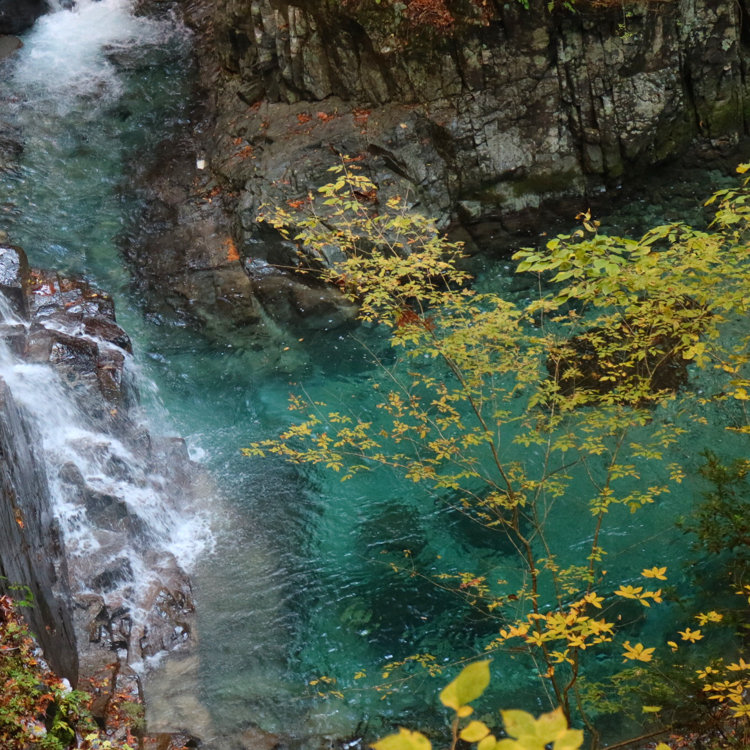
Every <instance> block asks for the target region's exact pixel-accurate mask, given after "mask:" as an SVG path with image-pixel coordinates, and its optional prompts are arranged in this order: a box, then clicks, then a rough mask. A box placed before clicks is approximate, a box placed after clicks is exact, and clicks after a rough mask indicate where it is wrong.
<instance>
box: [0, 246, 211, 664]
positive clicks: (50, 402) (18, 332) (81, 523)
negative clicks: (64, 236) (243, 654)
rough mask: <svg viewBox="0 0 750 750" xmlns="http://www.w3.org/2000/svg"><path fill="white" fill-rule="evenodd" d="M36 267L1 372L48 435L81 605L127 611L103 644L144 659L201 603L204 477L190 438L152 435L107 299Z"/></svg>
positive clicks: (43, 449) (4, 346)
mask: <svg viewBox="0 0 750 750" xmlns="http://www.w3.org/2000/svg"><path fill="white" fill-rule="evenodd" d="M0 251H2V252H1V253H0V254H2V255H3V256H7V255H8V254H13V253H17V251H15V250H13V249H12V248H0ZM23 266H24V264H23V263H22V264H21V268H23ZM31 274H32V275H31V278H30V279H27V280H24V281H23V283H22V287H23V288H25V289H26V300H27V302H26V305H27V306H28V308H29V309H30V311H31V314H30V316H29V318H28V319H27V318H25V317H23V316H21V315H19V312H18V310H17V309H15V308H14V307H13V305H11V303H10V301H9V300H8V299H7V298H6V297H5V296H2V295H0V331H2V335H3V340H2V341H0V378H2V380H3V381H5V383H6V384H7V386H8V388H9V389H10V392H11V394H12V397H13V400H14V401H15V402H16V403H17V404H18V405H19V406H20V407H21V408H22V409H23V411H24V412H25V413H26V415H27V418H28V420H29V421H30V422H31V425H32V429H33V432H34V433H35V434H36V435H37V436H38V438H39V440H40V442H41V445H40V446H39V448H40V451H39V452H40V455H41V456H42V459H43V463H44V469H45V472H44V473H45V474H46V476H47V480H48V484H49V490H50V496H51V500H52V505H53V510H54V512H55V514H56V516H57V518H58V521H59V523H60V526H61V528H62V531H63V538H64V543H65V548H66V561H67V568H68V570H69V575H70V589H71V592H72V594H73V597H74V599H75V601H76V604H77V606H78V607H81V606H83V604H82V603H86V604H87V605H88V606H89V608H90V609H92V614H94V615H96V617H98V618H99V619H100V620H101V619H102V617H103V615H102V613H103V612H104V611H106V612H107V613H108V616H114V615H113V614H112V613H115V612H117V613H119V614H117V616H116V617H117V618H118V620H119V621H123V620H124V621H126V628H127V636H128V637H127V638H126V637H124V636H125V634H122V635H123V638H122V640H121V642H119V643H118V642H116V641H113V640H112V639H113V638H114V636H113V634H112V633H111V632H109V633H107V634H106V637H105V641H106V643H105V644H104V645H106V646H107V647H108V648H114V649H116V650H118V651H119V652H120V658H121V659H123V660H125V661H127V662H128V663H130V664H131V666H132V665H136V666H137V665H138V664H140V663H141V662H142V661H143V659H144V658H145V657H149V656H154V655H156V654H158V653H160V652H161V651H162V650H164V649H168V648H171V647H173V646H175V645H179V642H180V641H182V640H185V639H187V637H188V633H187V631H186V629H185V627H184V625H183V626H180V625H179V624H178V625H175V618H174V617H173V616H172V615H170V614H169V613H168V612H167V613H166V614H165V611H166V610H167V609H169V607H172V608H173V609H174V608H175V607H176V608H178V609H182V610H186V611H187V610H190V609H191V606H192V605H191V603H190V585H189V582H188V581H187V579H186V578H185V576H184V571H186V570H189V569H190V567H191V565H192V564H193V563H194V561H195V560H196V558H197V557H198V555H200V553H201V552H202V551H203V549H204V548H205V546H206V544H207V543H208V542H209V540H210V533H209V531H208V525H207V522H206V518H205V516H204V515H203V514H202V513H201V512H200V511H199V510H196V508H195V507H194V505H195V502H197V497H196V492H195V487H194V486H193V484H192V482H193V481H194V480H195V478H196V476H197V473H196V471H195V470H194V467H193V466H192V465H191V464H190V461H189V459H188V457H187V452H186V450H185V449H184V444H183V443H182V442H181V441H180V440H178V439H174V438H160V437H157V436H154V435H152V434H151V433H150V431H149V429H148V425H147V424H146V423H145V421H144V419H143V417H142V415H140V414H139V410H138V407H137V403H136V398H135V395H134V394H135V385H134V382H133V381H134V377H135V376H134V373H133V371H132V364H131V360H132V358H131V356H130V355H129V354H128V353H127V351H126V349H127V347H128V345H129V341H128V339H127V336H126V335H125V334H124V332H123V331H122V329H120V328H119V327H118V326H116V325H115V324H114V322H113V321H112V320H110V319H109V310H110V309H111V303H110V302H109V299H108V298H107V297H106V295H103V294H101V293H99V292H97V291H95V290H93V289H92V288H91V287H89V286H88V285H87V284H85V283H84V282H75V281H72V282H71V281H69V280H66V279H61V278H60V277H57V276H56V275H53V274H46V275H44V274H41V273H40V272H35V271H32V272H31ZM18 351H23V352H24V356H20V355H19V354H18V353H17V352H18ZM29 360H31V361H29ZM165 597H166V598H167V599H169V598H171V599H173V600H175V601H174V602H173V603H169V602H167V603H165ZM88 624H89V625H90V624H91V623H88ZM111 625H112V623H111V622H110V623H108V625H107V627H108V628H110V630H111ZM163 626H166V627H167V631H169V632H167V631H164V632H159V631H160V629H161V630H164V627H163ZM119 627H120V625H119V624H118V628H119ZM170 628H171V629H172V630H170ZM180 628H182V629H180ZM120 629H121V628H120ZM133 636H137V637H133ZM80 641H81V638H80V633H79V646H83V647H85V644H81V642H80Z"/></svg>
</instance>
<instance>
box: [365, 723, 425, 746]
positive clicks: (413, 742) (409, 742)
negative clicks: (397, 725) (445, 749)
mask: <svg viewBox="0 0 750 750" xmlns="http://www.w3.org/2000/svg"><path fill="white" fill-rule="evenodd" d="M372 746H373V747H374V748H375V750H431V748H432V745H431V744H430V741H429V740H428V739H427V737H425V736H424V735H423V734H420V733H419V732H410V731H409V730H408V729H404V728H403V727H402V728H401V729H399V730H398V734H389V735H388V736H387V737H383V739H382V740H378V742H375V743H373V745H372Z"/></svg>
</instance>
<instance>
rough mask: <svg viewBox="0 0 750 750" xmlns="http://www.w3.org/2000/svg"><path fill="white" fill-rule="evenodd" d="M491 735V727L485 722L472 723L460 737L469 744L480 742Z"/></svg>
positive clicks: (463, 730)
mask: <svg viewBox="0 0 750 750" xmlns="http://www.w3.org/2000/svg"><path fill="white" fill-rule="evenodd" d="M489 733H490V730H489V727H488V726H487V725H486V724H485V723H484V722H483V721H472V722H469V723H468V724H467V725H466V726H465V727H464V728H463V729H462V730H461V734H460V735H459V737H461V739H462V740H466V741H467V742H479V740H481V739H484V738H485V737H486V736H487V735H488V734H489Z"/></svg>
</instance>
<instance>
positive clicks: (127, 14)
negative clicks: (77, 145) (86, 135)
mask: <svg viewBox="0 0 750 750" xmlns="http://www.w3.org/2000/svg"><path fill="white" fill-rule="evenodd" d="M132 5H133V3H132V2H131V1H130V0H77V2H76V3H75V4H74V5H73V6H72V7H71V8H70V9H67V8H65V7H63V6H62V5H61V4H60V2H54V3H52V6H53V10H52V12H51V13H49V14H48V15H46V16H42V17H41V18H40V19H39V20H38V21H37V23H36V25H35V26H34V28H33V30H32V31H31V32H30V34H29V35H28V39H27V43H26V45H25V46H24V48H23V49H22V50H21V52H20V54H19V59H18V65H17V67H16V70H15V72H14V79H15V84H16V87H17V90H23V91H25V92H26V96H27V97H28V98H31V99H34V100H35V111H37V112H38V108H39V106H40V105H41V104H42V103H46V104H47V105H48V106H50V107H51V108H52V107H53V108H55V109H57V110H58V111H65V110H66V109H67V108H69V107H70V106H72V105H74V104H76V103H78V101H80V99H81V98H82V97H83V98H86V99H88V100H90V101H91V105H92V110H96V108H97V107H98V106H99V105H101V104H103V103H107V102H111V101H114V100H116V98H117V97H118V95H119V94H120V93H121V92H122V84H121V80H120V76H119V73H118V71H117V68H116V66H115V65H114V64H113V63H112V62H111V61H110V59H109V58H110V57H111V56H112V55H114V54H117V53H130V52H131V51H133V52H134V53H136V54H137V53H138V51H139V50H142V49H143V48H144V47H145V46H148V45H152V44H159V43H160V42H162V41H163V40H164V39H165V37H167V36H169V35H171V34H174V33H175V27H174V25H173V24H172V23H169V24H165V23H160V22H158V21H156V20H153V19H149V18H143V17H137V16H134V15H133V13H132ZM76 100H78V101H76ZM92 114H95V112H92Z"/></svg>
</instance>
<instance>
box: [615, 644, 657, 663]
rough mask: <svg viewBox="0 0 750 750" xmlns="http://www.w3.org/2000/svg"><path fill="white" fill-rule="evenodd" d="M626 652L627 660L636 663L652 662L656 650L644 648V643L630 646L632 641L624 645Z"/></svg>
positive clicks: (624, 654) (624, 653)
mask: <svg viewBox="0 0 750 750" xmlns="http://www.w3.org/2000/svg"><path fill="white" fill-rule="evenodd" d="M623 646H624V647H625V651H624V652H623V656H624V657H625V659H632V660H634V661H651V659H652V658H653V656H654V651H655V650H656V649H655V648H644V646H643V644H642V643H636V644H635V646H631V645H630V641H625V643H624V644H623Z"/></svg>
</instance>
